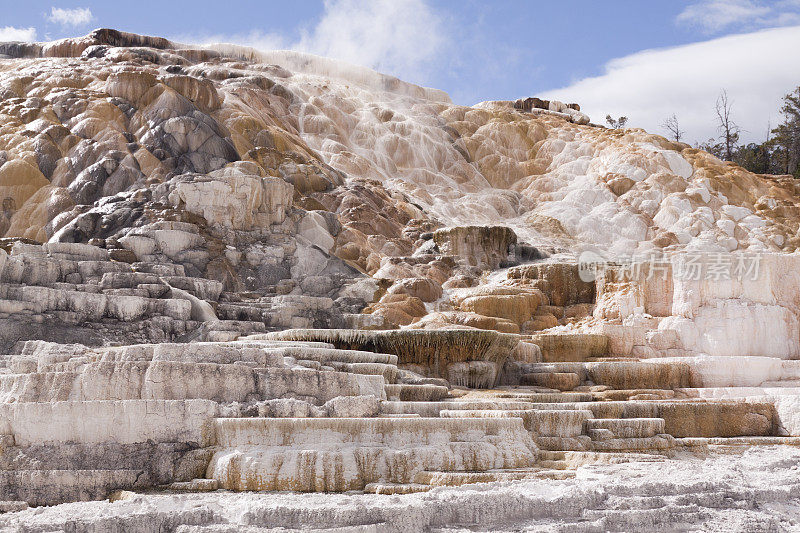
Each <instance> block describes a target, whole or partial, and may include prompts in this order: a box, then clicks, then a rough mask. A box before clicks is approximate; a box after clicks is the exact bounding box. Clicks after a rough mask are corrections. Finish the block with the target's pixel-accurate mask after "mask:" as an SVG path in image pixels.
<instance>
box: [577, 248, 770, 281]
mask: <svg viewBox="0 0 800 533" xmlns="http://www.w3.org/2000/svg"><path fill="white" fill-rule="evenodd" d="M762 257H763V256H762V254H760V253H757V252H753V253H748V252H739V253H731V252H702V251H697V250H688V251H682V252H671V253H664V252H662V251H657V252H649V253H647V254H632V255H624V254H623V255H615V256H613V257H612V256H610V255H609V254H606V253H603V252H600V251H597V250H584V251H583V252H581V254H580V255H579V256H578V275H579V277H580V279H581V281H584V282H587V283H590V282H593V281H596V280H597V278H598V276H600V275H601V274H602V272H603V271H605V270H607V269H613V270H614V272H615V274H616V279H618V280H625V279H628V280H650V279H653V278H658V277H660V278H662V279H667V278H672V279H674V280H679V281H701V280H708V281H738V282H743V281H755V280H757V279H758V276H759V273H760V272H761V260H762Z"/></svg>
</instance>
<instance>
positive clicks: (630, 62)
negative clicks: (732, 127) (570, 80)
mask: <svg viewBox="0 0 800 533" xmlns="http://www.w3.org/2000/svg"><path fill="white" fill-rule="evenodd" d="M795 50H800V26H794V27H787V28H775V29H770V30H762V31H759V32H753V33H746V34H741V35H730V36H726V37H721V38H718V39H713V40H710V41H705V42H701V43H694V44H689V45H684V46H678V47H674V48H667V49H660V50H645V51H642V52H638V53H636V54H632V55H629V56H625V57H622V58H618V59H614V60H612V61H610V62H609V63H607V64H606V68H605V70H606V72H605V74H603V75H602V76H597V77H594V78H587V79H584V80H581V81H578V82H577V83H574V84H573V85H571V86H569V87H564V88H562V89H557V90H552V91H547V93H546V94H545V95H544V96H545V97H548V98H557V99H559V100H564V101H570V102H578V103H579V104H581V108H582V110H584V111H586V112H587V113H588V114H589V116H590V117H592V119H593V120H594V121H595V122H603V117H605V116H606V114H611V115H612V116H615V117H616V116H621V115H625V116H628V117H629V118H630V122H629V125H630V126H636V127H643V128H645V129H646V130H648V131H650V132H653V133H660V134H662V135H663V134H665V133H666V132H665V131H664V130H663V128H662V127H661V126H660V124H661V123H662V122H663V121H664V119H665V118H667V117H669V116H670V115H672V114H673V113H675V114H676V115H677V116H678V119H679V121H680V123H681V127H682V129H685V130H686V132H687V136H686V140H687V141H688V142H694V141H696V140H706V139H708V138H710V137H714V136H716V135H717V132H716V122H715V114H714V103H715V101H716V98H717V95H718V94H719V92H720V90H721V89H726V90H727V91H728V95H729V97H730V99H731V100H732V101H733V118H734V120H735V121H736V122H737V123H738V124H739V125H740V126H741V127H742V128H743V129H744V130H746V131H744V132H743V133H742V138H743V140H745V141H750V140H753V141H756V140H763V139H764V136H765V134H766V129H767V124H768V122H770V121H771V124H772V126H773V127H774V126H775V125H776V123H777V122H778V120H779V119H780V115H779V112H778V109H779V106H780V100H781V97H782V96H783V95H784V94H786V93H788V92H790V91H791V90H793V89H794V88H795V87H797V86H798V85H800V76H799V75H798V73H799V72H800V54H797V53H794V51H795Z"/></svg>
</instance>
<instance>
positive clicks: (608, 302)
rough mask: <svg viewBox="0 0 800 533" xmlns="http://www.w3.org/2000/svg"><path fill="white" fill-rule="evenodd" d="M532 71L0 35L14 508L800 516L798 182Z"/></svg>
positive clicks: (535, 526)
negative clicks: (420, 80)
mask: <svg viewBox="0 0 800 533" xmlns="http://www.w3.org/2000/svg"><path fill="white" fill-rule="evenodd" d="M796 187H797V185H796V184H795V182H794V180H793V179H792V178H791V177H790V176H773V175H757V174H752V173H750V172H747V171H746V170H744V169H742V168H740V167H738V166H736V165H735V164H732V163H726V162H723V161H720V160H718V159H716V158H715V157H713V156H712V155H710V154H708V153H706V152H703V151H700V150H698V149H695V148H692V147H690V146H689V145H686V144H682V143H676V142H671V141H668V140H666V139H664V138H663V137H660V136H658V135H652V134H649V133H647V132H645V131H643V130H640V129H618V130H610V129H606V128H604V127H601V126H598V125H596V124H592V123H591V122H590V119H589V117H587V116H586V115H585V114H584V113H582V112H581V111H580V106H578V105H576V104H565V103H562V102H558V101H549V102H548V101H543V100H540V99H537V98H530V99H524V100H517V101H515V102H510V101H490V102H483V103H481V104H478V105H475V106H472V107H464V106H459V105H455V104H453V103H452V102H451V101H450V99H449V97H448V96H447V95H446V94H445V93H443V92H441V91H437V90H435V89H428V88H422V87H418V86H415V85H412V84H409V83H406V82H403V81H401V80H399V79H396V78H393V77H390V76H386V75H383V74H380V73H377V72H374V71H372V70H369V69H366V68H362V67H355V66H352V65H347V64H343V63H340V62H337V61H333V60H329V59H326V58H322V57H316V56H309V55H304V54H300V53H296V52H259V51H256V50H252V49H247V48H242V47H235V46H229V45H219V46H209V47H204V48H199V47H193V46H189V45H183V44H180V43H176V42H171V41H169V40H166V39H162V38H157V37H148V36H141V35H135V34H130V33H124V32H119V31H116V30H111V29H99V30H95V31H94V32H92V33H90V34H89V35H86V36H84V37H79V38H72V39H64V40H61V41H55V42H50V43H33V44H30V43H28V44H25V43H0V202H1V205H2V210H0V354H2V355H0V528H2V529H3V530H9V531H31V532H32V531H43V532H44V531H54V530H70V531H92V532H100V531H138V530H143V531H151V530H158V531H181V532H193V531H197V532H209V533H211V532H222V531H271V530H275V531H287V530H304V529H309V528H314V529H319V530H329V531H363V532H367V531H370V532H372V531H409V532H410V531H429V530H465V529H467V530H514V531H519V530H530V531H609V530H611V531H635V530H638V531H676V530H678V531H680V530H687V531H688V530H691V531H694V530H711V531H731V530H742V531H778V530H798V529H800V522H798V520H800V511H799V510H798V504H799V503H800V500H798V495H799V494H800V489H798V483H797V481H796V478H797V468H798V466H797V465H798V464H800V455H799V452H798V451H797V450H798V448H797V446H800V255H798V245H799V244H800V240H798V239H800V211H798V210H799V209H800V201H799V200H798V194H797V189H796Z"/></svg>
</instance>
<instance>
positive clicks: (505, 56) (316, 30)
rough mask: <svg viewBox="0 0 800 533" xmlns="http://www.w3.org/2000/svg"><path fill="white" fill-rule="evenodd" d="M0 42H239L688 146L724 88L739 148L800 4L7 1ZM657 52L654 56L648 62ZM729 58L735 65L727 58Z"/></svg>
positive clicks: (769, 112)
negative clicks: (566, 104)
mask: <svg viewBox="0 0 800 533" xmlns="http://www.w3.org/2000/svg"><path fill="white" fill-rule="evenodd" d="M0 6H1V7H2V9H1V10H0V13H2V18H0V40H5V39H9V38H17V39H35V40H40V41H43V40H53V39H58V38H62V37H67V36H75V35H81V34H84V33H87V32H88V31H89V30H91V29H93V28H96V27H101V26H102V27H113V28H117V29H121V30H127V31H133V32H137V33H145V34H152V35H159V36H164V37H168V38H172V39H175V40H180V41H182V42H196V43H205V42H212V41H213V42H220V41H226V42H236V43H239V44H248V45H253V46H256V47H259V48H265V49H269V48H294V49H298V50H302V51H308V52H312V53H317V54H320V55H327V56H334V57H338V58H340V59H344V60H347V61H350V62H353V63H359V64H363V65H366V66H369V67H373V68H376V69H377V70H380V71H382V72H386V73H389V74H394V75H397V76H399V77H401V78H403V79H405V80H407V81H411V82H414V83H419V84H421V85H426V86H430V87H436V88H439V89H443V90H445V91H447V92H448V93H449V94H450V96H451V98H452V99H453V101H455V102H456V103H460V104H466V105H471V104H474V103H476V102H479V101H482V100H489V99H493V100H500V99H514V98H519V97H523V96H529V95H543V94H544V95H549V96H552V97H559V98H562V99H565V100H566V99H572V100H575V101H577V102H578V103H581V104H582V105H583V107H584V108H585V109H586V110H587V111H589V113H590V115H591V116H592V118H593V119H594V120H595V121H602V117H604V116H605V114H606V113H612V114H614V115H620V114H626V115H628V116H630V119H631V124H632V125H635V126H642V127H645V128H647V129H648V130H650V131H654V132H659V133H663V130H662V129H660V125H659V124H660V121H662V120H663V118H666V117H667V116H669V114H670V112H674V113H676V115H677V116H678V117H679V119H682V123H683V124H684V126H683V127H684V129H686V130H687V139H686V140H688V141H690V142H694V141H695V140H702V139H705V138H707V137H709V136H712V135H714V134H715V132H714V127H713V107H714V100H715V98H716V95H717V94H718V93H719V90H720V89H722V88H725V89H727V91H728V93H729V94H730V95H731V96H732V99H733V101H734V118H737V117H738V120H739V122H740V123H741V125H742V126H743V127H744V128H745V130H746V132H745V135H744V136H745V138H746V139H747V138H751V139H759V138H760V137H763V133H764V132H765V131H766V127H767V123H768V121H771V123H773V124H774V123H775V122H776V121H777V120H778V119H779V116H778V113H777V109H778V104H779V100H780V96H781V95H782V94H784V93H786V92H788V91H789V90H791V89H793V88H794V87H796V86H798V85H800V54H798V53H796V52H795V53H794V54H792V53H791V50H790V49H787V47H793V46H794V45H797V47H795V48H794V50H799V49H800V0H775V1H766V0H664V1H660V0H605V1H599V0H561V1H559V2H553V1H528V2H524V1H513V0H497V1H493V2H489V1H480V0H372V1H359V0H328V1H322V0H295V1H294V2H286V1H285V0H282V1H280V2H272V1H260V2H259V1H229V2H226V3H221V2H218V1H215V2H211V1H206V0H195V1H193V2H167V1H160V2H156V1H152V0H140V1H138V2H136V3H135V7H134V4H132V3H117V2H108V1H104V2H97V1H82V0H78V1H77V2H60V1H58V2H53V1H50V2H36V1H34V2H28V3H27V4H22V3H20V2H16V1H15V2H11V1H6V0H0ZM653 49H657V51H655V52H644V51H649V50H653ZM730 51H735V54H736V55H735V57H730V56H731V55H732V52H730Z"/></svg>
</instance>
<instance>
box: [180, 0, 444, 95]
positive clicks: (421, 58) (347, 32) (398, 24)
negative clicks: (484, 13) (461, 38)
mask: <svg viewBox="0 0 800 533" xmlns="http://www.w3.org/2000/svg"><path fill="white" fill-rule="evenodd" d="M446 35H447V31H446V28H445V24H444V21H443V18H442V17H441V16H440V15H439V13H437V12H436V11H435V10H433V9H432V8H431V7H430V6H429V5H428V4H427V2H426V0H372V1H369V2H360V1H358V0H326V1H325V4H324V12H323V15H322V18H321V19H320V20H319V22H318V23H317V24H316V25H314V26H313V27H309V28H303V29H301V31H300V38H299V39H290V38H288V37H287V36H284V35H280V34H274V33H262V32H258V31H252V32H250V33H239V34H227V35H221V34H217V35H189V36H187V35H178V36H175V40H176V41H184V42H192V43H196V44H211V43H220V42H225V43H232V44H239V45H244V46H252V47H254V48H257V49H260V50H275V49H292V50H297V51H300V52H308V53H312V54H317V55H321V56H325V57H331V58H335V59H340V60H343V61H347V62H349V63H354V64H357V65H363V66H366V67H370V68H372V69H375V70H378V71H380V72H383V73H387V74H392V75H394V76H397V77H399V78H401V79H404V80H406V81H412V82H417V83H419V82H422V81H423V80H424V79H425V74H427V73H429V72H431V70H432V69H433V68H435V64H436V63H437V62H438V61H441V58H442V57H444V54H442V50H443V49H444V47H446V46H447V45H448V38H447V36H446Z"/></svg>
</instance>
